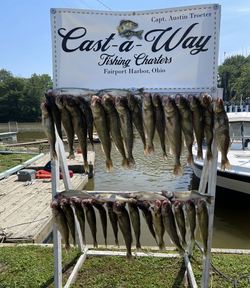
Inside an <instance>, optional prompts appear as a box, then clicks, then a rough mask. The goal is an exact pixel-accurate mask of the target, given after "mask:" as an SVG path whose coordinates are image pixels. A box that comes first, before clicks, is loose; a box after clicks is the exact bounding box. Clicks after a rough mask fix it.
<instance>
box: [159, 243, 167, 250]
mask: <svg viewBox="0 0 250 288" xmlns="http://www.w3.org/2000/svg"><path fill="white" fill-rule="evenodd" d="M159 250H160V252H162V251H165V250H166V246H165V243H164V241H161V242H160V243H159Z"/></svg>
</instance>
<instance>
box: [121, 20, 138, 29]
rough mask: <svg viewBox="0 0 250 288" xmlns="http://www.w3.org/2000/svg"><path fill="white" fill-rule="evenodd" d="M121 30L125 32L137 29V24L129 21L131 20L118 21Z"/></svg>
mask: <svg viewBox="0 0 250 288" xmlns="http://www.w3.org/2000/svg"><path fill="white" fill-rule="evenodd" d="M119 27H121V28H123V30H124V29H126V30H132V29H135V28H137V27H138V24H137V23H135V22H133V21H131V20H121V21H120V26H119Z"/></svg>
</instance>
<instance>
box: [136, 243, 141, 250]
mask: <svg viewBox="0 0 250 288" xmlns="http://www.w3.org/2000/svg"><path fill="white" fill-rule="evenodd" d="M140 249H141V243H140V242H138V243H136V250H137V251H138V250H140Z"/></svg>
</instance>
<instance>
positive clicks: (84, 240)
mask: <svg viewBox="0 0 250 288" xmlns="http://www.w3.org/2000/svg"><path fill="white" fill-rule="evenodd" d="M82 243H83V245H84V246H86V238H85V236H83V235H82Z"/></svg>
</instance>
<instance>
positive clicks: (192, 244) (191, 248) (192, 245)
mask: <svg viewBox="0 0 250 288" xmlns="http://www.w3.org/2000/svg"><path fill="white" fill-rule="evenodd" d="M194 245H195V238H193V237H191V240H190V243H189V246H188V255H189V256H192V255H193V250H194Z"/></svg>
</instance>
